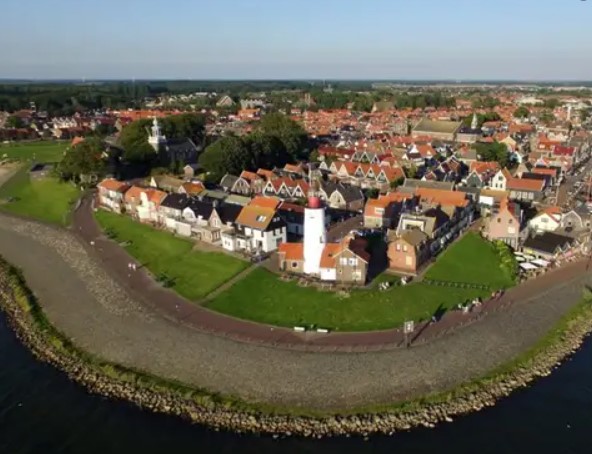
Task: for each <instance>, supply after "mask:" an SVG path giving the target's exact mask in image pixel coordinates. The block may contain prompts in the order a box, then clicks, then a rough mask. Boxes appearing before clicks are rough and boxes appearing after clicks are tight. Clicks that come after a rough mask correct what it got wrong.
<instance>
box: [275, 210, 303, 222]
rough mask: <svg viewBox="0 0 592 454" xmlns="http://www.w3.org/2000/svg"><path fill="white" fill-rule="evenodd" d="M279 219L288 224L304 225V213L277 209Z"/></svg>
mask: <svg viewBox="0 0 592 454" xmlns="http://www.w3.org/2000/svg"><path fill="white" fill-rule="evenodd" d="M278 214H279V215H280V217H281V218H282V219H283V220H284V221H285V222H286V223H288V224H304V212H303V211H295V210H290V209H283V208H282V207H281V206H280V208H279V209H278Z"/></svg>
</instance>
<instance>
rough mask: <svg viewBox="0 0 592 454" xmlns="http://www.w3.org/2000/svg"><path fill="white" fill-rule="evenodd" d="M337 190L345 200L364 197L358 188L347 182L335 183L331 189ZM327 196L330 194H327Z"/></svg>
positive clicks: (351, 200) (350, 200) (349, 200)
mask: <svg viewBox="0 0 592 454" xmlns="http://www.w3.org/2000/svg"><path fill="white" fill-rule="evenodd" d="M334 191H338V192H339V193H340V194H341V195H342V196H343V198H344V199H345V201H346V202H354V201H356V200H360V199H362V200H363V199H364V193H363V192H362V190H361V189H360V188H357V187H355V186H351V185H348V184H337V185H335V188H334V189H333V191H331V192H334ZM327 195H328V196H329V197H330V196H331V194H327Z"/></svg>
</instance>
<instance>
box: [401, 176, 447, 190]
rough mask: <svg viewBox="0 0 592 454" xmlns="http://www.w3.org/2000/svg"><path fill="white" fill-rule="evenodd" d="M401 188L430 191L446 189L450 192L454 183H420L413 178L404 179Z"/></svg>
mask: <svg viewBox="0 0 592 454" xmlns="http://www.w3.org/2000/svg"><path fill="white" fill-rule="evenodd" d="M403 188H411V189H413V190H415V188H431V189H446V190H448V191H452V190H453V189H454V182H443V181H422V180H419V179H415V178H405V181H404V182H403Z"/></svg>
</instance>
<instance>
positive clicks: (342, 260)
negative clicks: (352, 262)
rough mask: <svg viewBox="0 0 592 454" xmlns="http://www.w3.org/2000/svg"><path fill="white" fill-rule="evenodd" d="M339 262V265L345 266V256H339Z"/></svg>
mask: <svg viewBox="0 0 592 454" xmlns="http://www.w3.org/2000/svg"><path fill="white" fill-rule="evenodd" d="M339 264H340V265H341V266H347V258H346V257H341V258H340V259H339Z"/></svg>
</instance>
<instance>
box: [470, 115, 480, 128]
mask: <svg viewBox="0 0 592 454" xmlns="http://www.w3.org/2000/svg"><path fill="white" fill-rule="evenodd" d="M478 126H479V120H478V119H477V114H476V113H474V114H473V121H471V129H473V130H475V129H477V127H478Z"/></svg>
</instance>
